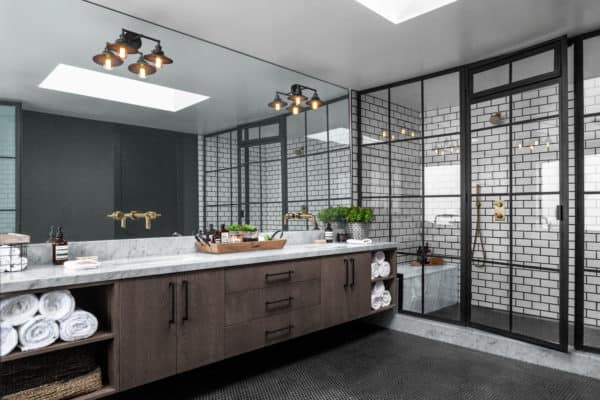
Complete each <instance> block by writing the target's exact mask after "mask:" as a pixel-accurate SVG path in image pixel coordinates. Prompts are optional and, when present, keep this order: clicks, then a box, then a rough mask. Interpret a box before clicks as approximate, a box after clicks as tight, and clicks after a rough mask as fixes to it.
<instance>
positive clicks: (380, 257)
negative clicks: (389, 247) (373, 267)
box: [373, 251, 385, 264]
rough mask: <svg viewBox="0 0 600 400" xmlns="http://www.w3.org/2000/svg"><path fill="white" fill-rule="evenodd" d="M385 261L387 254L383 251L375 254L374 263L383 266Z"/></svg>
mask: <svg viewBox="0 0 600 400" xmlns="http://www.w3.org/2000/svg"><path fill="white" fill-rule="evenodd" d="M384 261H385V253H384V252H383V251H377V252H375V255H374V256H373V262H376V263H378V264H381V263H382V262H384Z"/></svg>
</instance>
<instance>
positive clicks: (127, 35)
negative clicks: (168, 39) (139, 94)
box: [92, 29, 173, 79]
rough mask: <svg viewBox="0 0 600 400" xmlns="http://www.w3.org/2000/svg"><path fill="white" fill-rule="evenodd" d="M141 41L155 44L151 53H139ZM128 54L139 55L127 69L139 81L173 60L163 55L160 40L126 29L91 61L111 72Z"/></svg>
mask: <svg viewBox="0 0 600 400" xmlns="http://www.w3.org/2000/svg"><path fill="white" fill-rule="evenodd" d="M142 39H148V40H151V41H153V42H155V43H156V45H155V47H154V49H153V50H152V52H151V53H149V54H144V53H143V52H141V51H140V48H141V47H142ZM130 54H139V55H140V56H139V58H138V60H137V61H136V62H135V63H133V64H130V65H129V66H128V68H127V69H128V70H129V71H131V72H133V73H134V74H136V75H137V76H138V77H139V78H141V79H144V78H146V77H147V76H148V75H152V74H154V73H155V72H156V70H158V69H162V68H163V66H164V65H165V64H172V63H173V59H171V58H169V57H167V56H166V55H165V53H164V51H163V49H162V47H161V45H160V40H158V39H154V38H151V37H150V36H146V35H143V34H141V33H136V32H133V31H130V30H127V29H122V30H121V34H120V35H119V38H118V39H117V40H115V41H114V43H107V44H106V48H105V49H104V51H103V52H102V53H100V54H97V55H95V56H94V57H93V58H92V59H93V60H94V62H95V63H96V64H98V65H102V66H103V67H104V69H107V70H111V69H112V68H113V67H118V66H119V65H121V64H123V61H124V60H125V59H127V56H129V55H130Z"/></svg>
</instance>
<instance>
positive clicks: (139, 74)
mask: <svg viewBox="0 0 600 400" xmlns="http://www.w3.org/2000/svg"><path fill="white" fill-rule="evenodd" d="M138 76H139V77H140V78H142V79H146V67H144V66H143V65H142V66H141V67H140V72H139V73H138Z"/></svg>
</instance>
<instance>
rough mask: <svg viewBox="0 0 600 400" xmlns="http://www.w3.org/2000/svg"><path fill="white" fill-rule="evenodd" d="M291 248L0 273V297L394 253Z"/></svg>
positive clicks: (388, 246) (376, 246)
mask: <svg viewBox="0 0 600 400" xmlns="http://www.w3.org/2000/svg"><path fill="white" fill-rule="evenodd" d="M327 246H329V245H312V244H311V245H292V246H287V247H285V248H284V249H281V250H267V251H254V252H245V253H231V254H224V255H214V254H205V253H190V254H181V255H173V256H161V257H140V258H134V259H121V260H113V261H108V262H106V263H105V266H101V267H100V268H99V269H97V270H86V271H76V272H69V271H65V270H64V268H63V267H57V266H53V265H41V266H32V267H30V268H29V269H27V270H25V271H23V272H6V273H1V274H0V294H1V295H2V296H5V295H7V294H12V293H18V292H24V291H31V290H43V289H54V288H59V287H64V286H78V285H88V284H92V285H93V284H96V283H103V282H114V281H119V280H124V279H133V278H144V277H151V276H160V275H169V274H176V273H184V272H193V271H202V270H213V269H226V268H233V267H245V266H250V265H256V264H265V263H271V262H278V261H292V260H300V259H308V258H316V257H326V256H335V255H342V254H354V253H362V252H367V251H377V250H396V249H397V244H395V243H390V242H381V243H372V244H369V245H360V246H349V245H339V244H338V245H331V246H332V247H331V248H327ZM6 278H8V281H7V279H6Z"/></svg>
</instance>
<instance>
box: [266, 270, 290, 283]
mask: <svg viewBox="0 0 600 400" xmlns="http://www.w3.org/2000/svg"><path fill="white" fill-rule="evenodd" d="M293 273H294V271H292V270H289V271H286V272H277V273H272V274H265V282H267V283H269V282H273V281H291V280H292V274H293ZM271 278H275V279H271Z"/></svg>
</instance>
